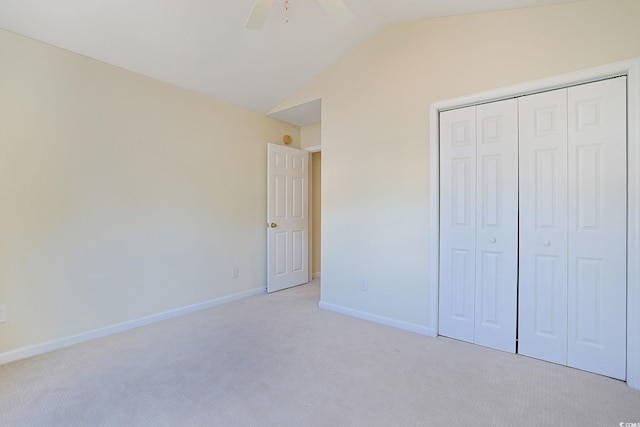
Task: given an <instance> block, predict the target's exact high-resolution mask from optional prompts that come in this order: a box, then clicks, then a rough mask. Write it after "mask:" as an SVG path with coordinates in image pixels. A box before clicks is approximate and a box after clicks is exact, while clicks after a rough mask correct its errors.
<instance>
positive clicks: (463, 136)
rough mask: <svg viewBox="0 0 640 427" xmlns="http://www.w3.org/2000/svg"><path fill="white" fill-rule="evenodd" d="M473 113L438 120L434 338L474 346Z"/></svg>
mask: <svg viewBox="0 0 640 427" xmlns="http://www.w3.org/2000/svg"><path fill="white" fill-rule="evenodd" d="M475 114H476V113H475V107H469V108H463V109H459V110H453V111H446V112H443V113H441V114H440V174H441V178H440V209H441V210H440V289H439V299H440V301H439V331H440V335H445V336H448V337H451V338H456V339H459V340H463V341H468V342H473V341H474V292H475V270H476V250H475V234H476V225H475V222H476V220H475V217H476V189H475V182H476V131H475V129H476V115H475Z"/></svg>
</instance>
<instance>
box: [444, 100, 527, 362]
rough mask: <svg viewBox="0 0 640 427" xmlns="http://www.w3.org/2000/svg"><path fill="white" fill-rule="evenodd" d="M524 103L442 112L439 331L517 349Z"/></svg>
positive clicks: (493, 345) (505, 103)
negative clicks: (519, 131)
mask: <svg viewBox="0 0 640 427" xmlns="http://www.w3.org/2000/svg"><path fill="white" fill-rule="evenodd" d="M517 158H518V143H517V103H516V101H515V100H506V101H500V102H495V103H491V104H486V105H481V106H478V107H469V108H463V109H459V110H454V111H448V112H444V113H441V116H440V168H441V178H440V183H441V184H440V185H441V189H440V194H441V201H440V206H441V214H440V304H439V306H440V316H439V318H440V334H441V335H445V336H449V337H452V338H456V339H460V340H464V341H468V342H473V343H476V344H480V345H484V346H487V347H492V348H496V349H499V350H504V351H510V352H514V351H515V338H516V305H517V227H518V221H517V218H518V217H517V200H518V171H517V163H518V161H517Z"/></svg>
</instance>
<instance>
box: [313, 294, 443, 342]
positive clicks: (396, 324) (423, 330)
mask: <svg viewBox="0 0 640 427" xmlns="http://www.w3.org/2000/svg"><path fill="white" fill-rule="evenodd" d="M318 306H319V307H320V308H321V309H323V310H329V311H333V312H336V313H340V314H344V315H347V316H351V317H356V318H358V319H363V320H368V321H370V322H374V323H380V324H381V325H386V326H391V327H393V328H398V329H402V330H404V331H409V332H414V333H416V334H420V335H427V336H430V337H435V336H436V334H435V333H434V331H433V329H431V328H427V327H426V326H420V325H416V324H414V323H409V322H405V321H402V320H396V319H391V318H388V317H384V316H378V315H377V314H371V313H366V312H364V311H358V310H354V309H352V308H348V307H343V306H341V305H335V304H330V303H327V302H323V301H320V303H319V304H318Z"/></svg>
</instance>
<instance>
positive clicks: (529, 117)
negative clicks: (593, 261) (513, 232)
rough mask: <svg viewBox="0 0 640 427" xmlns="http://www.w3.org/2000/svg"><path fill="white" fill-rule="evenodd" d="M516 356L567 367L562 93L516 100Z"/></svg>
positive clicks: (564, 94) (564, 103)
mask: <svg viewBox="0 0 640 427" xmlns="http://www.w3.org/2000/svg"><path fill="white" fill-rule="evenodd" d="M519 115H520V121H519V122H520V128H519V133H520V143H519V145H520V162H519V163H520V200H519V201H520V231H519V234H520V236H519V239H520V261H519V263H520V269H519V286H520V290H519V315H518V353H521V354H524V355H527V356H531V357H535V358H538V359H543V360H548V361H550V362H555V363H560V364H563V365H564V364H566V363H567V90H566V89H560V90H555V91H552V92H545V93H540V94H536V95H530V96H525V97H523V98H520V100H519Z"/></svg>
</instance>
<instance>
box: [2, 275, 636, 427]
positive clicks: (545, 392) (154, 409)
mask: <svg viewBox="0 0 640 427" xmlns="http://www.w3.org/2000/svg"><path fill="white" fill-rule="evenodd" d="M318 300H319V284H318V282H317V281H315V282H313V283H311V284H309V285H303V286H300V287H297V288H293V289H289V290H286V291H281V292H277V293H275V294H270V295H259V296H256V297H252V298H248V299H245V300H242V301H238V302H235V303H231V304H227V305H224V306H220V307H216V308H213V309H209V310H205V311H201V312H197V313H193V314H189V315H186V316H183V317H180V318H175V319H171V320H167V321H163V322H160V323H156V324H154V325H150V326H146V327H142V328H138V329H135V330H131V331H128V332H124V333H121V334H117V335H112V336H109V337H106V338H102V339H99V340H95V341H92V342H88V343H84V344H80V345H77V346H74V347H71V348H68V349H63V350H60V351H56V352H53V353H49V354H45V355H41V356H38V357H34V358H31V359H27V360H23V361H19V362H15V363H11V364H7V365H4V366H0V425H2V426H445V425H446V426H471V425H473V426H490V425H494V426H565V425H566V426H612V427H613V426H619V425H620V423H621V422H625V423H626V422H637V423H640V392H638V391H635V390H632V389H630V388H628V387H627V386H626V384H625V383H623V382H620V381H616V380H612V379H610V378H605V377H602V376H598V375H593V374H590V373H586V372H582V371H578V370H575V369H570V368H566V367H561V366H557V365H553V364H550V363H545V362H542V361H538V360H534V359H530V358H527V357H522V356H517V355H512V354H507V353H502V352H499V351H495V350H490V349H486V348H483V347H479V346H474V345H470V344H466V343H462V342H458V341H455V340H450V339H446V338H429V337H424V336H420V335H416V334H412V333H409V332H404V331H401V330H397V329H393V328H388V327H385V326H381V325H377V324H373V323H369V322H365V321H362V320H358V319H353V318H350V317H346V316H342V315H339V314H336V313H331V312H327V311H323V310H320V309H318Z"/></svg>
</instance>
